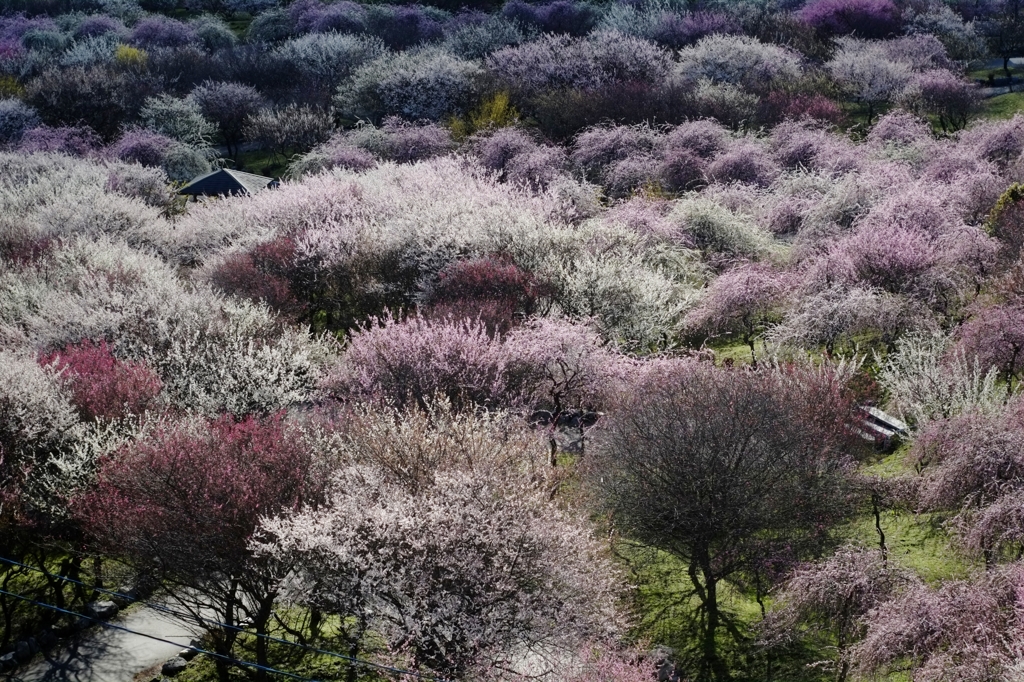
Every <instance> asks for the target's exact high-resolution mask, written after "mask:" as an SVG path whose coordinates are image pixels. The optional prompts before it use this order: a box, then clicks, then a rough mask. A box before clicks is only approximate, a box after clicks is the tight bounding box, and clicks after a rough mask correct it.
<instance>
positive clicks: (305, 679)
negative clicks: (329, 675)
mask: <svg viewBox="0 0 1024 682" xmlns="http://www.w3.org/2000/svg"><path fill="white" fill-rule="evenodd" d="M0 594H3V595H7V596H8V597H14V598H15V599H20V600H21V601H24V602H28V603H29V604H33V605H34V606H38V607H40V608H44V609H50V610H51V611H57V612H58V613H63V614H66V615H68V616H75V617H77V618H84V619H86V620H90V621H92V622H94V623H99V624H100V625H102V626H103V627H105V628H109V629H111V630H120V631H121V632H127V633H129V634H132V635H138V636H139V637H145V638H147V639H152V640H154V641H157V642H163V643H164V644H171V645H173V646H177V647H181V648H183V649H189V650H191V651H195V652H196V653H197V654H204V655H206V656H210V657H212V658H216V659H219V660H222V661H226V662H228V663H231V664H233V665H237V666H241V667H244V668H252V669H253V670H262V671H264V672H268V673H272V674H274V675H283V676H284V677H287V678H289V679H293V680H299V681H300V682H319V681H318V680H315V679H313V678H312V677H304V676H302V675H296V674H295V673H290V672H287V671H284V670H278V669H277V668H271V667H270V666H266V665H260V664H259V663H253V662H251V661H243V660H240V659H237V658H232V657H231V656H225V655H224V654H218V653H217V652H215V651H207V650H206V649H202V648H200V647H197V646H192V645H191V644H179V643H178V642H174V641H171V640H169V639H164V638H163V637H157V636H156V635H147V634H146V633H145V632H139V631H137V630H132V629H131V628H126V627H124V626H123V625H117V624H115V623H109V622H107V621H105V620H101V619H99V618H95V617H93V616H89V615H86V614H84V613H78V612H77V611H71V610H70V609H65V608H63V607H60V606H56V605H54V604H47V603H46V602H41V601H39V600H38V599H33V598H32V597H26V596H25V595H23V594H17V593H16V592H8V591H7V590H4V589H0Z"/></svg>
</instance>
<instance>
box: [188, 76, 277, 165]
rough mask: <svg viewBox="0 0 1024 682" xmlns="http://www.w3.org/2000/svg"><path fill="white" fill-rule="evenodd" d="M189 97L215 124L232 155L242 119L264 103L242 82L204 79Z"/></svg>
mask: <svg viewBox="0 0 1024 682" xmlns="http://www.w3.org/2000/svg"><path fill="white" fill-rule="evenodd" d="M189 99H190V100H191V101H193V102H195V103H196V106H198V107H199V111H200V112H201V113H202V115H203V117H204V118H205V119H206V120H209V121H212V122H213V123H214V124H215V125H216V126H217V129H218V130H219V131H220V135H221V137H222V138H223V139H224V143H225V144H226V145H227V148H228V153H229V154H231V156H232V157H235V156H237V155H238V145H239V143H240V142H241V141H242V139H243V136H242V134H243V131H244V130H245V123H246V121H247V120H248V118H249V117H250V116H252V115H253V114H255V113H256V112H258V111H259V110H260V109H262V108H263V107H264V106H266V101H265V100H264V98H263V95H261V94H260V93H259V91H258V90H256V88H254V87H252V86H249V85H243V84H242V83H219V82H213V81H206V82H204V83H203V84H202V85H200V86H198V87H196V88H195V89H193V90H192V93H191V94H190V95H189Z"/></svg>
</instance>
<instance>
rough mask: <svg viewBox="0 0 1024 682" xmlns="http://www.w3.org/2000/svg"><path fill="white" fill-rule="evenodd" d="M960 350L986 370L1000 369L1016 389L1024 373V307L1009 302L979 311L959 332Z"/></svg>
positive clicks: (1010, 386)
mask: <svg viewBox="0 0 1024 682" xmlns="http://www.w3.org/2000/svg"><path fill="white" fill-rule="evenodd" d="M957 347H958V348H959V349H961V350H962V351H963V352H964V353H965V354H966V355H967V356H968V357H972V358H974V357H976V358H977V359H978V362H980V363H981V365H982V366H983V367H985V368H989V367H996V368H997V369H998V370H999V373H1000V375H1001V377H1002V379H1003V381H1005V382H1006V384H1007V391H1010V390H1012V388H1013V386H1014V383H1015V382H1016V381H1018V380H1019V378H1020V374H1021V371H1022V370H1024V307H1022V306H1021V305H1020V304H1019V303H1006V304H1001V305H993V306H986V307H982V308H979V309H977V310H975V311H974V313H973V315H971V317H970V319H969V320H968V321H967V322H965V323H964V324H963V326H962V327H960V329H959V330H958V332H957Z"/></svg>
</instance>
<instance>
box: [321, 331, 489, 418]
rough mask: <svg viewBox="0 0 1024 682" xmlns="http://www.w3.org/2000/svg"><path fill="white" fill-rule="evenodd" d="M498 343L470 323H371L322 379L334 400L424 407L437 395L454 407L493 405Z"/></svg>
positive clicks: (351, 340)
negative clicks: (334, 369)
mask: <svg viewBox="0 0 1024 682" xmlns="http://www.w3.org/2000/svg"><path fill="white" fill-rule="evenodd" d="M505 363H506V359H505V354H504V352H503V348H502V344H501V340H500V339H497V338H492V337H491V336H490V335H489V334H488V333H487V328H486V326H485V325H484V323H483V322H480V321H479V320H471V319H464V318H463V319H445V318H439V319H427V318H423V317H417V316H413V317H409V318H407V319H405V320H401V321H400V320H396V319H395V318H393V317H391V316H390V315H388V316H386V317H384V318H383V319H379V320H378V319H375V320H371V321H370V322H369V323H368V324H366V325H365V326H363V327H361V328H359V329H358V330H357V331H356V332H355V333H354V334H353V335H352V338H351V339H350V341H349V344H348V347H347V349H346V350H345V354H344V356H343V358H342V363H341V366H340V368H339V369H338V370H337V371H336V373H335V374H334V375H333V376H332V377H331V378H329V379H328V385H329V386H330V387H331V391H332V392H333V393H334V394H335V395H338V396H339V397H341V396H345V395H351V396H353V397H355V398H361V399H364V400H382V401H389V402H393V403H395V404H398V405H408V404H411V405H419V406H420V407H425V406H426V404H427V402H428V401H429V400H431V399H432V398H433V397H434V396H435V395H443V396H444V397H446V398H447V399H448V400H450V401H451V402H452V403H453V404H455V405H457V406H459V407H467V408H470V407H473V406H487V405H494V404H496V403H498V402H499V401H500V400H501V399H502V398H503V397H504V393H505V377H504V372H505Z"/></svg>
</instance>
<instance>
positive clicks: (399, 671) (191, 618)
mask: <svg viewBox="0 0 1024 682" xmlns="http://www.w3.org/2000/svg"><path fill="white" fill-rule="evenodd" d="M0 562H4V563H7V564H10V565H12V566H19V567H21V568H26V569H28V570H30V571H35V572H36V573H42V574H44V575H48V576H50V577H52V578H56V579H58V580H63V581H65V582H69V583H73V584H75V585H81V586H82V587H85V588H86V589H89V590H91V591H93V592H99V593H101V594H107V595H110V596H112V597H118V598H119V599H123V600H125V601H128V602H135V603H139V604H142V605H144V606H148V607H149V608H151V609H153V610H155V611H161V612H163V613H167V614H169V615H172V616H174V617H175V618H178V619H180V620H184V621H187V622H189V623H192V624H195V625H198V626H200V627H203V626H204V625H205V624H209V625H215V626H217V627H219V628H225V629H228V630H234V631H236V632H240V633H242V632H244V633H245V634H247V635H252V636H254V637H261V638H264V639H266V640H267V641H270V642H275V643H277V644H285V645H287V646H292V647H296V648H299V649H303V650H305V651H309V652H312V653H316V654H321V655H324V656H331V657H333V658H338V659H340V660H343V661H347V662H348V663H351V664H352V665H358V666H361V667H365V668H372V669H374V670H380V671H382V672H389V673H394V674H396V675H404V676H406V677H412V678H415V679H419V680H427V681H428V682H450V681H449V680H446V679H444V678H442V677H436V676H433V675H425V674H423V673H420V672H416V671H415V670H405V669H403V668H395V667H393V666H388V665H383V664H381V663H374V662H373V661H366V660H363V659H361V658H355V657H353V656H346V655H345V654H339V653H338V652H336V651H330V650H329V649H321V648H319V647H315V646H310V645H308V644H303V643H301V642H295V641H292V640H289V639H283V638H281V637H275V636H273V635H269V634H265V633H258V632H248V631H247V630H246V629H245V628H244V627H240V626H238V625H231V624H229V623H222V622H220V621H216V620H211V619H208V618H199V617H197V616H195V615H194V614H191V613H187V612H182V611H178V610H176V609H172V608H170V607H168V606H165V605H163V604H154V603H153V602H148V601H144V600H141V599H135V598H133V597H132V596H131V595H127V594H124V593H121V592H117V591H114V590H106V589H103V588H101V587H96V586H94V585H89V584H87V583H84V582H82V581H81V580H76V579H75V578H69V577H67V576H63V575H59V574H56V573H49V572H48V571H44V570H42V569H41V568H38V567H36V566H31V565H29V564H25V563H22V562H20V561H15V560H14V559H8V558H7V557H3V556H0ZM86 617H88V616H86ZM99 622H101V623H105V622H106V621H99ZM254 665H255V664H254Z"/></svg>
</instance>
